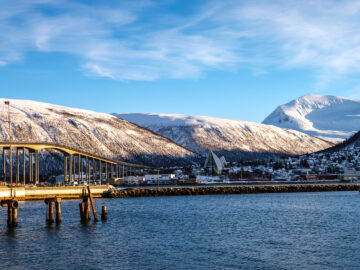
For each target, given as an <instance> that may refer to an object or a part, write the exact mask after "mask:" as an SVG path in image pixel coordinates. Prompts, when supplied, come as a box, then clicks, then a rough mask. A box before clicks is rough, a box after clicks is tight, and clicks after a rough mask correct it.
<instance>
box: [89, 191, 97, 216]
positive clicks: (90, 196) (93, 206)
mask: <svg viewBox="0 0 360 270" xmlns="http://www.w3.org/2000/svg"><path fill="white" fill-rule="evenodd" d="M87 189H88V192H89V198H90V202H91V208H92V210H93V215H94V221H98V217H97V214H96V208H95V203H94V198H93V195H92V193H91V191H90V186H88V187H87Z"/></svg>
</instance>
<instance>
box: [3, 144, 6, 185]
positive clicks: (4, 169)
mask: <svg viewBox="0 0 360 270" xmlns="http://www.w3.org/2000/svg"><path fill="white" fill-rule="evenodd" d="M3 173H4V174H3V175H4V182H6V149H5V148H4V147H3Z"/></svg>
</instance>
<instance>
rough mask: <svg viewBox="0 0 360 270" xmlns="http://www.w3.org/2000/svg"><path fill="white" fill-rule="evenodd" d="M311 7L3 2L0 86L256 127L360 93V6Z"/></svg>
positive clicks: (107, 108) (54, 98) (65, 100)
mask: <svg viewBox="0 0 360 270" xmlns="http://www.w3.org/2000/svg"><path fill="white" fill-rule="evenodd" d="M308 2H309V3H308ZM310 2H311V1H291V0H287V1H280V0H274V1H261V0H259V1H226V0H223V1H173V0H167V1H141V0H140V1H124V0H123V1H80V0H79V1H75V0H73V1H66V0H65V1H60V0H23V1H18V0H2V1H1V2H0V82H1V84H0V93H1V96H2V97H5V98H17V99H31V100H38V101H44V102H49V103H54V104H59V105H65V106H71V107H78V108H86V109H91V110H95V111H99V112H159V113H181V114H192V115H208V116H215V117H223V118H232V119H241V120H248V121H255V122H261V121H262V120H263V119H264V118H265V117H266V116H267V115H268V114H269V113H270V112H271V111H272V110H274V109H275V107H276V106H278V105H280V104H283V103H286V102H289V101H290V100H292V99H295V98H297V97H299V96H302V95H305V94H331V95H338V96H344V97H349V98H356V99H359V98H360V79H359V78H358V77H359V76H358V75H359V71H360V45H359V44H360V28H359V27H358V26H359V21H360V1H330V0H319V1H315V3H310Z"/></svg>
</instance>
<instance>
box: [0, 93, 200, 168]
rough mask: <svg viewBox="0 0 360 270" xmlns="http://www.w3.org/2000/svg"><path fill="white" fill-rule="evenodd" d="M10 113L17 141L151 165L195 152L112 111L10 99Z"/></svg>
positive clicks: (1, 128) (4, 126)
mask: <svg viewBox="0 0 360 270" xmlns="http://www.w3.org/2000/svg"><path fill="white" fill-rule="evenodd" d="M4 101H5V100H4V99H0V140H1V141H8V139H9V128H8V123H7V122H6V120H7V106H6V105H4ZM10 113H11V122H12V133H13V136H12V139H13V141H26V142H51V143H57V144H62V145H66V146H69V147H73V148H77V149H81V150H83V151H85V152H89V153H93V154H97V155H100V156H105V157H108V158H112V159H118V160H126V161H132V162H137V163H145V164H149V165H156V164H157V162H160V161H164V160H165V161H171V160H172V161H174V159H180V160H181V159H182V158H187V157H188V156H191V155H193V153H192V152H191V151H189V150H187V149H185V148H183V147H181V146H180V145H177V144H176V143H174V142H172V141H170V140H169V139H167V138H164V137H162V136H160V135H157V134H155V133H153V132H151V131H149V130H147V129H144V128H141V127H139V126H137V125H134V124H132V123H130V122H128V121H125V120H122V119H119V118H117V117H115V116H112V115H110V114H104V113H96V112H93V111H88V110H81V109H73V108H68V107H63V106H56V105H51V104H46V103H40V102H35V101H27V100H10ZM158 164H159V163H158ZM160 164H163V163H162V162H160ZM60 165H61V162H60Z"/></svg>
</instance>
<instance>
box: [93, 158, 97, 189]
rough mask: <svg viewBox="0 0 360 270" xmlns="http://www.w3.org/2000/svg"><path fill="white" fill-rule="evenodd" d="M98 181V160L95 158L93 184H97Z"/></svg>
mask: <svg viewBox="0 0 360 270" xmlns="http://www.w3.org/2000/svg"><path fill="white" fill-rule="evenodd" d="M96 181H97V160H94V181H93V184H94V185H96Z"/></svg>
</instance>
